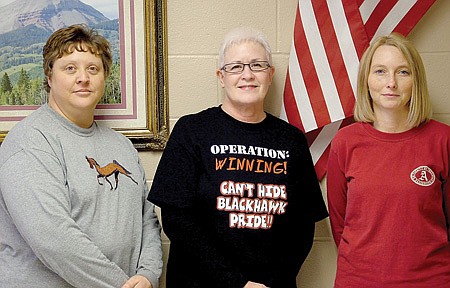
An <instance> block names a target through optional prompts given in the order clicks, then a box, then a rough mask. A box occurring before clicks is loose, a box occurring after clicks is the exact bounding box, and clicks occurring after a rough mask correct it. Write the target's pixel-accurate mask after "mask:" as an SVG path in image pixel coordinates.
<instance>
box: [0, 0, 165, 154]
mask: <svg viewBox="0 0 450 288" xmlns="http://www.w3.org/2000/svg"><path fill="white" fill-rule="evenodd" d="M14 1H15V0H0V7H2V8H3V10H1V11H7V12H0V14H5V15H0V17H1V18H2V19H7V18H4V17H11V15H12V16H13V17H14V15H15V14H14V13H12V12H11V10H12V9H13V7H15V5H14ZM166 1H167V0H143V1H142V0H104V1H95V0H81V2H83V3H82V5H87V6H85V7H83V11H88V10H89V9H94V10H92V11H90V10H89V11H90V12H89V19H92V18H93V16H92V15H94V16H95V15H97V14H98V15H99V17H100V20H98V22H97V23H95V24H92V26H94V27H93V28H95V29H96V30H98V31H99V32H100V33H101V34H102V32H103V33H105V34H104V36H105V37H106V38H108V40H109V41H110V43H111V47H112V52H113V55H116V56H115V59H116V64H114V63H113V67H114V65H116V72H115V73H116V75H114V77H110V78H113V80H110V79H108V81H109V82H108V81H107V82H106V85H107V87H106V89H105V91H106V92H105V97H104V98H105V99H103V100H102V102H101V103H99V104H98V105H97V107H96V113H95V120H96V121H97V122H98V123H100V125H106V126H108V127H111V128H113V129H115V130H117V131H119V132H121V133H122V134H124V135H125V136H127V137H128V138H129V139H130V140H131V141H132V142H133V144H134V146H135V147H136V148H137V149H138V150H163V149H164V147H165V145H166V142H167V139H168V137H169V124H168V91H167V86H168V82H167V16H166ZM2 2H10V4H9V6H8V5H2ZM78 2H79V1H74V3H75V4H74V5H79V3H78ZM100 3H103V4H102V5H108V6H109V7H114V6H115V7H117V8H116V11H117V14H116V15H114V16H110V17H105V16H104V14H103V13H102V12H100V11H98V10H97V9H100V10H101V7H100V5H101V4H100ZM105 3H106V4H105ZM89 4H90V5H89ZM8 7H11V9H8ZM30 9H42V10H45V7H40V8H39V7H37V8H36V7H35V6H33V7H31V6H30ZM8 10H9V12H8ZM21 10H22V12H23V11H25V12H35V13H34V15H36V14H37V15H38V14H39V13H36V11H34V10H32V11H27V7H22V9H21ZM72 10H73V9H72ZM65 13H67V11H65ZM2 16H4V17H2ZM78 17H79V16H78ZM102 17H103V18H102ZM70 19H74V18H73V17H72V18H70ZM77 19H79V18H77ZM13 20H14V19H13ZM31 21H34V23H36V22H38V21H36V19H34V20H31ZM4 22H5V23H8V21H4ZM81 22H83V21H81ZM39 23H42V21H40V22H39ZM74 23H80V21H79V22H74ZM74 23H65V25H66V26H67V25H70V24H74ZM2 24H3V23H2ZM90 26H91V25H90ZM38 28H39V27H38ZM38 28H36V27H33V26H32V25H24V27H22V28H19V29H16V30H11V29H12V28H10V27H8V25H3V27H2V25H0V40H1V41H0V42H1V43H4V44H2V45H0V54H1V55H4V56H5V55H8V53H9V51H15V53H14V57H15V58H13V60H14V61H11V60H9V62H8V60H5V59H6V58H2V57H0V73H1V75H0V80H1V82H0V83H1V86H0V144H1V142H2V141H3V140H4V139H5V137H6V135H7V133H8V131H9V130H10V129H11V128H12V127H13V126H14V125H15V124H16V123H17V122H18V121H20V120H21V119H23V118H24V117H26V116H27V115H29V114H30V113H32V112H33V111H34V110H35V109H37V108H38V107H39V106H40V105H42V104H43V103H45V102H46V97H47V95H46V93H45V92H43V91H42V89H40V90H39V88H35V90H33V92H30V91H31V90H26V91H27V93H24V91H25V90H23V89H24V88H23V87H22V88H21V87H20V83H22V82H21V77H22V76H23V74H25V76H26V77H25V79H30V78H31V84H30V83H29V85H28V86H27V87H28V88H29V87H35V86H39V85H40V84H38V83H39V82H40V83H42V82H43V72H42V71H40V72H41V73H42V74H41V75H39V73H37V72H33V71H36V69H42V68H41V67H42V59H41V58H42V56H41V55H39V54H38V53H42V46H43V43H45V41H44V40H43V37H45V39H46V38H48V36H49V35H50V34H51V32H52V31H51V32H47V33H48V35H45V34H44V35H43V36H42V38H40V39H35V40H31V38H33V37H28V38H19V39H23V40H22V42H17V40H13V41H11V42H10V44H8V41H10V40H11V39H18V37H16V36H14V35H25V34H27V33H33V35H40V34H39V33H40V32H41V31H45V30H42V29H41V30H39V29H38ZM8 29H9V30H8ZM30 29H35V30H32V31H31V32H30ZM17 30H18V31H17ZM26 41H34V42H35V43H23V42H26ZM39 45H40V47H39ZM29 47H39V49H36V50H35V51H31V50H30V49H31V48H29ZM17 51H22V52H23V54H20V53H17ZM38 51H39V52H38ZM11 55H13V54H11ZM17 55H19V56H20V55H28V56H27V57H28V58H26V56H22V57H18V56H17ZM30 55H32V56H33V55H34V56H33V57H34V58H33V59H31V60H30V58H29V57H30ZM39 57H40V58H39ZM2 61H3V62H2ZM8 63H9V64H10V63H19V64H20V65H16V66H15V67H12V66H11V65H8ZM14 69H15V70H14ZM8 73H10V75H16V76H15V79H13V78H14V77H11V78H12V80H10V79H9V76H8ZM33 73H34V74H33ZM113 73H114V72H113ZM113 73H112V74H113ZM36 74H37V75H38V76H34V77H36V78H37V79H35V80H33V79H32V78H33V75H36ZM5 76H6V78H7V79H6V80H7V81H6V80H5V79H4V78H5ZM39 77H41V78H40V79H39ZM22 78H23V77H22ZM14 80H15V81H14ZM8 81H10V82H11V83H13V84H9V86H8V85H5V83H6V84H8ZM33 81H34V82H33ZM8 87H9V88H11V87H12V88H11V89H10V90H11V91H10V92H8V91H6V90H8V89H9V88H8ZM20 89H22V90H20ZM21 93H22V94H21ZM106 94H108V95H106ZM27 95H34V96H33V97H31V99H30V97H28V96H27Z"/></svg>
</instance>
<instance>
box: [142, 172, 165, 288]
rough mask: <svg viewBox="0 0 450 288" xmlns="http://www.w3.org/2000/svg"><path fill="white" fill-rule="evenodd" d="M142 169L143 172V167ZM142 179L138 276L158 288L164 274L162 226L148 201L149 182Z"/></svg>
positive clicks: (153, 207)
mask: <svg viewBox="0 0 450 288" xmlns="http://www.w3.org/2000/svg"><path fill="white" fill-rule="evenodd" d="M141 169H142V170H143V168H142V166H141ZM142 175H144V177H143V178H144V179H142V181H143V183H144V189H145V193H144V196H143V197H144V199H143V203H144V206H143V210H142V213H143V215H142V217H143V218H142V221H143V224H142V237H143V239H142V247H141V254H140V258H139V265H138V267H137V274H140V275H143V276H145V277H146V278H147V279H148V280H149V281H150V282H151V283H152V286H153V287H158V282H159V278H160V276H161V273H162V267H163V261H162V247H161V225H160V223H159V220H158V217H157V215H156V212H155V205H153V204H152V203H150V202H149V201H148V200H147V197H148V186H147V184H146V183H147V180H146V179H145V173H144V171H143V172H142Z"/></svg>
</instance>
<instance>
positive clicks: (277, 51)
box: [140, 0, 450, 288]
mask: <svg viewBox="0 0 450 288" xmlns="http://www.w3.org/2000/svg"><path fill="white" fill-rule="evenodd" d="M167 2H168V3H167V12H168V13H167V18H168V52H169V53H168V54H169V59H168V63H169V69H168V70H169V74H168V78H169V87H168V91H169V92H168V93H169V116H170V125H171V127H173V124H174V123H175V122H176V121H177V119H178V118H179V117H180V116H182V115H184V114H187V113H193V112H197V111H199V110H202V109H204V108H207V107H210V106H216V105H218V104H219V103H220V101H221V96H222V94H221V93H222V91H221V87H220V85H218V82H217V79H216V76H215V74H214V72H215V69H216V63H217V62H216V61H217V57H216V54H217V51H218V48H219V45H220V42H221V40H222V37H223V35H224V34H225V33H226V32H227V31H228V30H229V29H231V28H233V27H235V26H238V25H246V26H253V27H255V28H258V29H261V30H262V31H263V32H264V33H265V34H266V35H267V37H268V38H269V41H270V43H271V46H272V49H273V51H274V55H273V58H274V62H275V66H276V75H275V80H274V83H273V85H272V87H271V90H270V93H269V96H268V98H267V101H266V103H267V105H266V109H267V111H269V112H271V113H273V114H275V115H279V112H280V107H281V101H282V94H283V86H284V80H285V75H286V69H287V62H288V58H289V51H290V45H291V39H292V33H293V24H294V17H295V9H296V7H297V0H248V1H241V0H226V1H204V0H190V1H184V0H167ZM449 33H450V1H448V0H437V1H436V3H435V4H434V5H433V6H432V7H431V9H430V10H429V11H428V13H427V14H426V15H425V16H424V18H422V20H421V21H420V22H419V24H418V25H417V26H416V27H415V28H414V30H413V31H412V32H411V34H410V38H411V39H412V41H413V42H414V43H415V44H416V47H417V48H418V49H419V51H420V53H421V55H422V57H423V60H424V62H425V66H426V69H427V76H428V81H429V88H430V93H431V95H432V100H433V108H434V111H435V118H436V119H438V120H440V121H443V122H446V123H448V124H450V95H449V91H450V81H449V80H450V78H449V77H450V76H449V70H448V69H449V67H450V35H449ZM140 155H141V157H142V160H143V163H144V165H145V167H146V173H147V178H148V179H149V180H150V181H151V179H152V178H153V175H154V171H155V169H156V165H157V163H158V161H159V158H160V156H161V153H160V152H141V153H140ZM324 184H325V183H322V186H324ZM324 193H326V191H325V189H324ZM324 196H325V194H324ZM294 232H295V231H293V233H294ZM163 241H164V242H163V244H164V249H165V251H166V252H167V250H168V248H169V243H168V240H167V238H163ZM165 255H166V257H167V253H165ZM335 260H336V248H335V246H334V244H333V242H332V239H331V235H330V233H329V223H328V219H326V220H324V221H322V222H320V223H318V224H317V232H316V237H315V242H314V246H313V249H312V251H311V253H310V255H309V256H308V259H307V260H306V263H305V264H304V265H303V267H302V269H301V271H300V273H299V276H298V283H299V284H298V286H299V287H302V288H328V287H332V283H333V279H334V273H335V269H336V266H335ZM164 287H165V285H164V277H163V279H162V285H161V288H164Z"/></svg>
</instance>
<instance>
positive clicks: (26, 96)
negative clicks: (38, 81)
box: [13, 68, 33, 105]
mask: <svg viewBox="0 0 450 288" xmlns="http://www.w3.org/2000/svg"><path fill="white" fill-rule="evenodd" d="M13 98H14V100H13V105H27V104H28V105H30V104H32V102H33V100H32V98H31V83H30V77H29V76H28V73H27V71H25V70H24V69H23V68H22V69H21V70H20V74H19V80H17V84H16V86H15V87H14V88H13Z"/></svg>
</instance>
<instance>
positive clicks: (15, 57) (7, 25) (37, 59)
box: [0, 0, 122, 108]
mask: <svg viewBox="0 0 450 288" xmlns="http://www.w3.org/2000/svg"><path fill="white" fill-rule="evenodd" d="M11 1H12V0H0V19H1V20H0V79H1V80H0V106H3V107H5V106H8V107H14V106H35V105H41V104H43V103H46V102H47V93H46V92H45V90H44V88H43V82H44V80H45V77H44V72H43V69H42V48H43V46H44V44H45V42H46V41H47V39H48V37H49V36H50V35H51V34H52V33H53V32H54V31H56V30H58V29H60V28H62V27H65V26H69V25H72V24H77V23H86V24H87V25H89V27H91V28H94V29H95V30H97V31H98V32H99V33H100V34H102V35H103V36H105V38H107V39H108V40H109V42H110V44H111V50H112V53H113V66H112V69H111V76H110V77H109V79H108V80H107V81H106V87H105V97H104V98H103V100H102V102H101V103H103V104H117V103H121V98H122V97H121V90H120V59H119V55H120V41H119V19H109V18H108V17H106V16H105V15H104V14H102V13H101V12H100V11H98V10H97V9H96V8H95V7H94V6H95V4H92V5H89V4H86V3H85V2H83V1H80V0H32V1H30V0H15V1H12V2H11ZM109 1H110V2H111V5H115V6H116V7H117V9H118V0H109ZM6 2H8V3H6ZM91 2H92V1H91ZM93 3H95V1H93ZM0 108H1V107H0Z"/></svg>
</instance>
